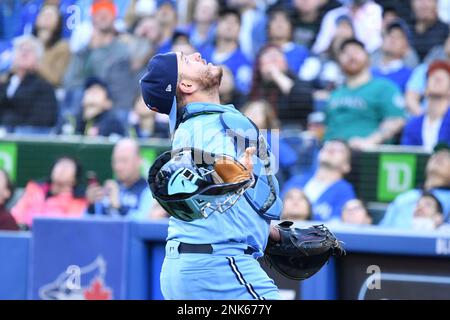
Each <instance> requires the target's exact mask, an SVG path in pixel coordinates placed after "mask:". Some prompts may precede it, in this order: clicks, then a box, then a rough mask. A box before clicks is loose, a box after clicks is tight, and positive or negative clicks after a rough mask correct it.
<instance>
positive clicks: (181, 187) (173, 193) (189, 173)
mask: <svg viewBox="0 0 450 320" xmlns="http://www.w3.org/2000/svg"><path fill="white" fill-rule="evenodd" d="M168 152H169V153H170V151H168ZM199 152H200V153H201V154H202V158H195V160H198V159H202V162H201V164H196V163H195V162H194V161H193V158H194V153H197V155H198V154H199ZM166 153H167V152H166ZM166 153H165V154H166ZM171 154H172V155H174V156H173V157H170V158H169V157H168V156H167V155H166V156H164V154H163V155H161V156H160V157H158V159H157V160H159V159H160V158H161V157H162V158H164V159H163V160H162V161H155V163H154V165H153V166H152V168H150V172H149V185H150V189H151V191H152V193H153V196H154V197H155V198H156V200H157V201H158V202H159V203H160V204H161V206H162V207H163V208H164V209H165V210H166V211H167V212H168V213H169V214H170V215H171V216H174V217H176V218H178V219H181V220H184V221H192V220H195V219H200V218H207V217H208V216H209V215H211V214H212V213H214V212H218V213H224V212H226V211H227V210H228V209H230V208H231V207H232V206H233V205H235V204H236V203H237V201H238V200H239V199H240V197H241V196H242V195H243V194H244V193H245V191H246V190H247V189H248V188H250V187H251V186H252V185H253V182H254V180H253V175H251V178H250V179H247V180H245V181H241V182H236V183H225V182H224V181H223V179H222V178H221V177H220V175H219V174H218V173H217V172H216V170H215V169H214V163H211V164H208V163H205V162H204V161H203V159H205V158H204V157H203V156H204V155H206V156H208V157H212V158H209V159H213V160H214V159H217V158H218V157H216V155H214V154H211V153H206V152H204V151H201V150H197V149H193V148H190V149H178V150H174V151H172V153H171ZM180 155H181V157H180ZM188 157H190V161H186V159H187V158H188ZM223 157H227V158H228V159H230V160H232V161H233V162H236V163H237V164H238V165H240V166H242V165H241V164H240V163H239V162H237V161H236V160H235V159H234V158H232V157H230V156H226V155H220V158H223ZM157 162H159V163H157ZM165 168H166V169H165ZM167 168H168V170H167ZM152 175H154V176H153V177H152ZM155 176H157V177H155ZM155 180H156V181H155ZM156 185H158V186H156ZM163 186H167V189H166V190H164V191H167V192H161V190H162V188H163V189H164V187H163Z"/></svg>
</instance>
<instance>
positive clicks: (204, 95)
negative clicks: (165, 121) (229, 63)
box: [184, 88, 220, 105]
mask: <svg viewBox="0 0 450 320" xmlns="http://www.w3.org/2000/svg"><path fill="white" fill-rule="evenodd" d="M184 101H185V102H186V105H188V104H190V103H194V102H206V103H213V104H220V96H219V89H218V88H217V89H213V90H208V91H200V92H195V93H194V94H192V95H190V96H187V97H185V99H184Z"/></svg>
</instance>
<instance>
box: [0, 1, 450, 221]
mask: <svg viewBox="0 0 450 320" xmlns="http://www.w3.org/2000/svg"><path fill="white" fill-rule="evenodd" d="M449 26H450V0H408V1H393V0H384V1H383V0H379V1H373V0H180V1H173V0H116V1H112V0H2V1H1V3H0V136H5V135H15V136H16V135H45V136H48V135H52V136H53V135H82V136H87V137H108V138H111V139H115V141H117V140H119V139H121V140H119V142H117V143H116V145H115V148H114V152H113V155H112V168H113V171H114V173H115V177H116V178H115V179H114V180H108V181H106V182H104V183H102V184H101V183H99V182H98V181H96V179H95V174H93V173H92V174H93V175H92V176H91V178H92V179H90V180H89V181H90V182H89V183H88V185H87V186H83V188H82V187H81V186H79V180H80V177H81V176H80V175H81V173H80V170H81V168H80V165H79V164H78V163H77V160H76V159H75V158H72V157H71V156H67V157H62V158H60V159H58V160H57V161H56V162H55V163H54V165H53V166H52V167H51V170H50V173H49V177H48V181H45V182H42V181H40V182H37V181H30V182H29V184H28V185H27V186H26V187H25V189H24V191H23V194H22V195H21V197H20V198H19V199H13V200H14V201H13V202H14V204H13V205H12V204H10V205H9V206H7V202H8V199H9V198H11V197H12V196H13V194H14V188H13V185H12V183H11V181H10V179H9V177H8V175H7V173H6V171H0V208H1V210H2V211H5V214H4V215H2V214H0V228H2V227H1V226H2V225H3V222H2V221H5V224H4V225H6V226H8V228H14V226H15V227H16V228H18V226H17V224H19V227H23V226H27V227H28V228H29V227H31V224H32V218H33V217H34V216H36V215H53V214H54V215H56V216H76V217H78V216H83V215H103V216H128V217H131V218H133V219H147V218H157V217H165V216H166V215H165V213H164V212H163V210H161V208H159V207H158V206H157V205H156V204H155V203H154V202H152V201H149V200H148V201H144V200H142V199H151V195H150V194H149V192H148V188H146V182H145V179H143V178H142V177H141V176H140V172H139V167H140V163H141V159H140V156H139V144H138V141H142V139H148V138H161V139H169V138H170V132H169V129H168V119H167V117H166V116H164V115H161V114H157V113H155V112H153V111H151V110H149V109H148V108H147V106H146V105H145V103H144V102H143V99H142V96H141V95H140V92H139V91H140V88H139V79H140V77H141V76H142V75H143V73H144V72H145V69H146V65H147V62H148V60H149V59H150V58H151V57H152V56H154V55H155V54H158V53H164V52H169V51H181V52H183V53H185V54H187V55H188V54H192V53H194V52H199V53H200V54H201V55H202V57H203V58H204V59H206V60H207V61H208V62H212V63H214V64H217V65H221V66H222V67H223V71H224V72H223V78H222V83H221V86H220V96H221V100H222V103H223V104H233V105H234V106H235V107H236V108H238V109H239V110H241V111H242V112H244V113H245V114H246V115H247V116H248V117H249V118H251V119H252V120H253V121H254V122H255V123H256V124H257V125H258V126H259V127H260V128H261V129H266V130H268V132H269V134H268V136H267V138H268V140H269V144H271V143H272V142H273V141H277V142H278V149H279V154H278V158H279V159H278V160H279V173H278V178H279V180H280V183H281V186H282V197H283V199H284V202H285V206H284V212H283V218H286V219H297V220H317V221H332V220H333V221H341V222H345V223H351V224H358V225H370V224H375V223H376V224H380V225H383V226H386V227H399V228H418V229H437V228H444V227H445V226H446V224H447V223H448V222H449V220H448V219H449V217H448V216H449V213H450V188H449V187H450V147H449V145H450V109H449V107H450V27H449ZM383 144H393V145H400V146H402V145H404V146H418V147H422V148H423V150H424V151H426V152H429V153H430V155H431V156H430V158H429V161H428V163H427V166H426V170H425V171H426V172H425V177H424V179H425V184H424V185H423V186H419V187H418V188H417V189H414V190H410V191H408V192H406V193H405V194H401V195H400V196H398V197H397V198H396V199H395V200H394V201H393V202H392V203H391V204H390V205H389V207H388V208H387V211H386V213H385V215H384V217H383V219H382V220H381V221H376V222H375V221H373V217H372V215H371V214H370V212H369V211H370V210H369V208H368V207H367V204H366V203H365V201H364V199H358V195H357V194H356V193H355V191H354V188H353V186H352V185H351V183H350V182H349V181H348V180H346V178H347V177H348V175H349V174H350V172H351V170H352V152H355V151H361V150H362V151H364V150H369V149H371V148H374V147H376V146H378V145H383ZM83 174H85V173H83ZM10 202H11V201H10ZM7 208H8V209H7ZM9 212H11V214H9ZM50 212H51V213H50ZM14 221H15V223H13V222H14Z"/></svg>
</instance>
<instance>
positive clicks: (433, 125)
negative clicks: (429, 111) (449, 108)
mask: <svg viewBox="0 0 450 320" xmlns="http://www.w3.org/2000/svg"><path fill="white" fill-rule="evenodd" d="M441 124H442V118H439V119H437V120H434V121H433V122H431V121H430V118H429V117H428V116H425V118H424V119H423V126H422V141H423V147H424V148H425V149H426V150H427V151H430V152H431V151H433V148H434V146H435V145H436V144H437V142H438V138H439V129H440V128H441Z"/></svg>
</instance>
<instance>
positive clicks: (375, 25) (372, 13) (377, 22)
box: [312, 1, 383, 54]
mask: <svg viewBox="0 0 450 320" xmlns="http://www.w3.org/2000/svg"><path fill="white" fill-rule="evenodd" d="M382 11H383V10H382V8H381V6H380V5H379V4H377V3H375V2H373V1H368V2H366V3H365V4H364V5H362V6H361V7H360V8H359V9H358V10H357V11H356V13H354V14H352V12H351V10H350V7H348V6H342V7H339V8H336V9H333V10H330V11H329V12H328V13H327V14H326V15H325V17H324V18H323V20H322V24H321V25H320V31H319V34H318V35H317V39H316V42H315V43H314V45H313V47H312V51H313V52H314V53H316V54H320V53H322V52H325V51H326V50H327V49H328V48H329V47H330V44H331V41H332V40H333V38H334V34H335V32H336V20H337V18H339V17H340V16H343V15H347V16H349V17H351V18H352V21H353V28H354V30H355V36H356V38H357V39H358V40H360V41H361V42H362V43H364V45H365V47H366V49H367V50H368V51H369V52H374V51H375V50H376V49H378V48H379V47H380V46H381V43H382V38H381V26H382Z"/></svg>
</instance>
